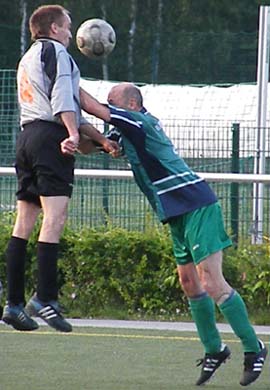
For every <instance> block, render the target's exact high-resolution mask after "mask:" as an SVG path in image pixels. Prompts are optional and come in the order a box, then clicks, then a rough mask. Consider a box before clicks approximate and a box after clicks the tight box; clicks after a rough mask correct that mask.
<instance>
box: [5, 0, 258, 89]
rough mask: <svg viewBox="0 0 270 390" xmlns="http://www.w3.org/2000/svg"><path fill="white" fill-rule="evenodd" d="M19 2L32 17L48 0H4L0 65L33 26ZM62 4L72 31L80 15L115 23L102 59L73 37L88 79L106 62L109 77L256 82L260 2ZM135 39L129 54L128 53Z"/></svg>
mask: <svg viewBox="0 0 270 390" xmlns="http://www.w3.org/2000/svg"><path fill="white" fill-rule="evenodd" d="M22 3H25V4H26V12H27V18H26V19H28V18H29V16H30V15H31V13H32V12H33V10H34V9H35V8H37V7H38V6H39V5H41V4H51V1H49V0H48V1H46V0H45V1H42V0H27V1H26V0H15V1H14V2H12V3H11V2H10V1H7V0H2V2H1V5H2V7H1V15H0V31H1V35H0V43H1V48H2V49H3V50H2V51H3V53H2V54H1V56H0V68H12V69H14V68H15V67H16V64H17V62H18V59H19V57H20V56H21V50H22V48H21V46H22V43H23V45H24V46H25V47H26V48H27V47H28V46H29V45H30V34H29V32H28V31H27V33H26V34H25V36H24V38H23V39H22V37H21V31H23V30H28V20H26V22H25V26H24V28H22V27H23V26H22ZM58 3H59V4H61V5H63V6H64V7H66V8H67V9H69V10H70V11H71V15H72V22H73V29H74V34H73V35H75V31H76V29H77V28H78V26H79V25H80V24H81V23H82V22H83V21H85V20H86V19H89V18H93V17H98V18H105V19H107V20H108V21H109V22H110V23H111V24H112V26H113V27H114V28H115V31H116V35H117V45H116V48H115V50H114V52H113V53H112V54H111V55H110V56H109V57H108V59H107V61H105V63H102V62H101V61H98V60H94V61H89V59H87V58H85V57H84V56H82V55H81V54H80V53H79V51H78V49H77V48H76V46H75V40H74V39H73V42H72V44H71V46H70V52H71V54H72V55H73V56H74V58H75V60H76V61H77V63H78V65H79V67H80V69H81V72H82V75H83V77H93V78H97V79H99V78H103V76H104V74H103V69H104V64H105V65H106V66H107V67H108V74H109V79H110V80H129V77H131V75H132V80H130V81H137V82H144V83H150V82H155V83H178V84H188V83H194V84H195V83H196V84H199V83H237V82H252V81H255V77H256V48H257V24H258V23H257V20H258V4H259V3H261V1H258V0H249V1H248V2H247V1H246V0H238V1H237V2H233V1H228V0H220V1H216V0H203V1H201V2H198V1H190V0H170V6H169V7H168V6H167V4H166V3H165V1H164V0H146V1H145V2H140V1H138V0H132V1H130V2H115V1H111V0H103V1H101V0H89V1H85V0H77V1H76V2H74V1H70V0H60V1H59V2H58ZM134 8H135V12H132V11H134ZM159 9H161V15H159V13H158V10H159ZM123 15H125V17H123ZM157 37H159V38H158V40H159V42H160V44H157ZM23 41H26V42H23ZM7 42H8V44H7ZM130 45H131V46H132V53H133V54H132V56H133V58H132V59H131V60H130V58H127V57H128V54H129V48H130ZM130 66H131V67H132V69H130Z"/></svg>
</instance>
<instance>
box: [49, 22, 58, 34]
mask: <svg viewBox="0 0 270 390" xmlns="http://www.w3.org/2000/svg"><path fill="white" fill-rule="evenodd" d="M50 29H51V31H52V33H53V34H56V33H57V32H58V25H57V23H55V22H53V23H52V24H51V28H50Z"/></svg>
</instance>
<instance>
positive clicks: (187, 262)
mask: <svg viewBox="0 0 270 390" xmlns="http://www.w3.org/2000/svg"><path fill="white" fill-rule="evenodd" d="M188 218H189V217H188V216H183V217H180V218H177V219H175V220H174V221H171V222H170V228H171V233H172V239H173V249H174V255H175V258H176V262H177V270H178V275H179V281H180V284H181V286H182V288H183V290H184V293H185V295H186V296H187V298H188V300H189V305H190V309H191V314H192V318H193V320H194V322H195V324H196V327H197V331H198V334H199V337H200V340H201V342H202V344H203V346H204V349H205V357H204V358H203V359H200V361H199V365H200V364H202V370H201V375H200V377H199V379H198V380H197V382H196V384H197V385H203V384H204V383H206V382H207V381H208V380H209V379H210V378H211V377H212V375H213V374H214V372H215V371H216V369H217V368H218V367H219V366H220V365H221V363H223V362H224V361H226V359H227V358H228V357H229V355H230V351H229V349H228V347H227V346H226V345H224V344H222V341H221V337H220V334H219V331H218V329H217V327H216V319H215V304H214V301H213V299H212V298H211V297H210V296H209V295H208V293H207V292H206V291H205V290H204V288H203V286H202V285H201V283H200V279H199V277H198V273H197V270H196V267H195V265H194V263H193V259H192V256H191V253H190V251H189V249H188V243H187V242H186V234H185V230H186V225H187V219H188Z"/></svg>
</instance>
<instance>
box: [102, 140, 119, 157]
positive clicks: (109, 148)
mask: <svg viewBox="0 0 270 390" xmlns="http://www.w3.org/2000/svg"><path fill="white" fill-rule="evenodd" d="M102 149H104V151H105V152H107V153H109V154H110V155H111V156H112V157H119V156H120V155H121V149H120V147H119V145H118V143H117V142H115V141H111V140H109V139H105V140H104V142H103V144H102Z"/></svg>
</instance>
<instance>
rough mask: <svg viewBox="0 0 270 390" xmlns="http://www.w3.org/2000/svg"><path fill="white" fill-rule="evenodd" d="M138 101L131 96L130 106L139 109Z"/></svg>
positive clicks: (133, 109) (134, 109)
mask: <svg viewBox="0 0 270 390" xmlns="http://www.w3.org/2000/svg"><path fill="white" fill-rule="evenodd" d="M137 106H138V105H137V101H136V99H134V98H130V99H129V102H128V108H129V109H130V110H132V111H137V108H138V107H137Z"/></svg>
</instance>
